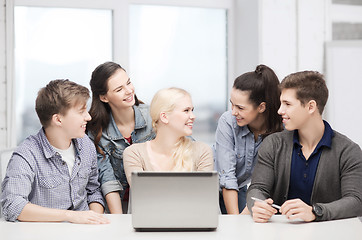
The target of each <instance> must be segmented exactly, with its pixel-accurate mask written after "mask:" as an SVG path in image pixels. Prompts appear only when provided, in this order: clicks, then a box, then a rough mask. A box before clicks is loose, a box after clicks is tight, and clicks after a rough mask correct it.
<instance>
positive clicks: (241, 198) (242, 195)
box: [219, 186, 247, 214]
mask: <svg viewBox="0 0 362 240" xmlns="http://www.w3.org/2000/svg"><path fill="white" fill-rule="evenodd" d="M246 191H247V187H246V186H244V187H242V188H240V189H239V192H238V205H239V213H241V212H242V211H243V209H244V208H245V206H246ZM219 205H220V210H221V213H222V214H227V211H226V207H225V203H224V198H223V196H222V192H220V195H219Z"/></svg>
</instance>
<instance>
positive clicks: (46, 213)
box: [18, 203, 69, 222]
mask: <svg viewBox="0 0 362 240" xmlns="http://www.w3.org/2000/svg"><path fill="white" fill-rule="evenodd" d="M67 212H69V211H68V210H62V209H52V208H46V207H42V206H39V205H35V204H32V203H28V204H26V205H25V207H24V208H23V210H22V211H21V213H20V215H19V216H18V220H19V221H24V222H63V221H69V215H68V214H67Z"/></svg>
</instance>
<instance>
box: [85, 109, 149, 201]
mask: <svg viewBox="0 0 362 240" xmlns="http://www.w3.org/2000/svg"><path fill="white" fill-rule="evenodd" d="M133 110H134V116H135V129H134V131H133V132H132V133H131V139H132V143H141V142H146V141H148V140H152V139H154V138H155V132H154V131H153V128H152V119H151V117H150V113H149V106H148V105H145V104H140V105H139V106H136V105H134V106H133ZM88 136H89V137H90V138H91V139H93V140H94V136H93V134H92V133H90V132H88ZM125 137H129V136H125ZM98 146H99V147H100V149H102V151H103V152H104V154H105V155H106V156H105V158H103V155H102V154H100V153H97V154H98V169H99V181H100V183H101V189H102V193H103V195H104V196H105V195H107V194H108V193H110V192H116V191H120V190H122V189H125V188H128V182H127V178H126V174H125V173H124V167H123V151H124V150H125V149H126V148H127V147H128V146H130V143H129V142H128V141H127V140H126V139H125V138H124V136H122V134H121V132H120V131H119V129H118V127H117V124H116V122H115V121H114V118H113V115H112V113H111V114H110V121H109V124H108V127H107V128H106V129H103V132H102V136H101V139H100V141H99V143H98Z"/></svg>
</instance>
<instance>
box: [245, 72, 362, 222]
mask: <svg viewBox="0 0 362 240" xmlns="http://www.w3.org/2000/svg"><path fill="white" fill-rule="evenodd" d="M281 91H282V92H281V97H280V100H281V106H280V108H279V110H278V113H279V114H280V115H281V116H282V118H283V123H284V126H285V129H286V130H285V131H283V132H280V133H275V134H272V135H270V136H268V137H266V138H265V139H264V141H263V143H262V145H261V147H260V149H259V152H258V162H257V163H256V166H255V168H254V172H253V175H252V182H251V185H250V187H249V189H248V193H247V206H248V209H249V210H250V212H251V214H252V216H253V219H254V221H255V222H267V221H268V220H269V219H270V218H271V217H272V216H273V215H274V214H276V213H277V212H278V210H277V209H275V208H274V207H272V206H271V204H272V203H274V204H277V205H281V208H280V210H279V212H280V213H281V214H283V215H285V216H286V217H287V218H288V219H291V220H292V219H302V220H303V221H306V222H310V221H324V220H332V219H341V218H349V217H355V216H362V152H361V149H360V147H359V146H358V144H356V143H354V142H353V141H351V140H350V139H348V138H347V137H346V136H344V135H342V134H340V133H338V132H337V131H334V130H332V128H331V127H330V125H329V124H328V123H327V122H326V121H324V120H323V119H322V112H323V109H324V106H325V104H326V102H327V99H328V89H327V86H326V83H325V80H324V78H323V75H321V74H320V73H318V72H312V71H305V72H297V73H293V74H290V75H289V76H287V77H286V78H285V79H284V80H283V81H282V82H281ZM252 197H253V198H259V199H261V200H264V201H255V200H253V199H252Z"/></svg>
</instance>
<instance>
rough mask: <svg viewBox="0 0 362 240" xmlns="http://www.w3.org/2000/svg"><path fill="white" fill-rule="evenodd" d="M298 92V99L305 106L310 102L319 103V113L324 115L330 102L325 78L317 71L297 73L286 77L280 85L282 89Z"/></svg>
mask: <svg viewBox="0 0 362 240" xmlns="http://www.w3.org/2000/svg"><path fill="white" fill-rule="evenodd" d="M288 88H292V89H295V90H296V94H297V99H298V100H299V101H300V102H301V103H302V105H305V104H306V103H307V102H309V101H310V100H314V101H316V102H317V107H318V110H319V113H320V114H321V115H322V113H323V110H324V107H325V105H326V103H327V100H328V88H327V85H326V81H325V80H324V76H323V75H322V74H321V73H319V72H316V71H303V72H296V73H292V74H290V75H288V76H286V77H285V78H284V79H283V81H282V82H281V83H280V89H281V90H283V89H288Z"/></svg>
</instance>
